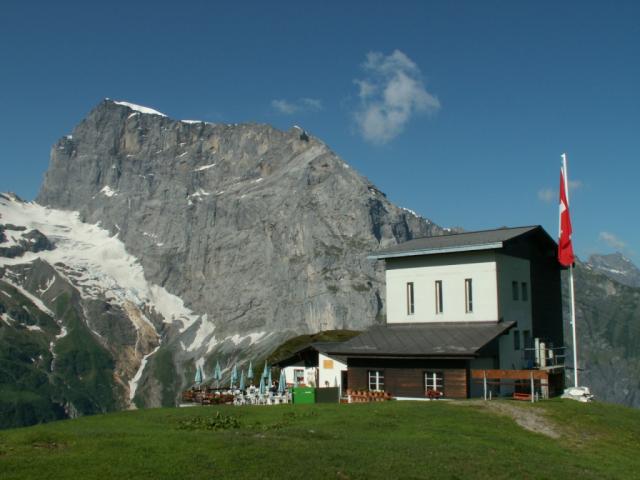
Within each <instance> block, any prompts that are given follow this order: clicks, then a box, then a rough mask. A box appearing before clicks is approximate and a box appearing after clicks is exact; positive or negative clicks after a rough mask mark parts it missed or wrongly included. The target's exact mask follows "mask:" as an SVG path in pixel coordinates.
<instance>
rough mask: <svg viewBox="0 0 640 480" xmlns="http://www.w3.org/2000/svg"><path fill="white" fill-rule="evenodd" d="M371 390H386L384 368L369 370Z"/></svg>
mask: <svg viewBox="0 0 640 480" xmlns="http://www.w3.org/2000/svg"><path fill="white" fill-rule="evenodd" d="M369 390H370V391H372V392H381V391H383V390H384V373H383V371H382V370H369Z"/></svg>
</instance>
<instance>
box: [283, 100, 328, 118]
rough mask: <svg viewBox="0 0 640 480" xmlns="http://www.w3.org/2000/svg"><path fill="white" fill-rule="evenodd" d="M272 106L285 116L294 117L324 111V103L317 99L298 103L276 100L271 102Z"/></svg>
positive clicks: (298, 101)
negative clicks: (294, 115)
mask: <svg viewBox="0 0 640 480" xmlns="http://www.w3.org/2000/svg"><path fill="white" fill-rule="evenodd" d="M271 106H272V107H273V108H274V109H275V110H276V111H277V112H278V113H282V114H283V115H293V114H294V113H301V112H319V111H320V110H322V109H323V106H322V102H321V101H320V100H318V99H317V98H307V97H305V98H300V99H298V100H297V101H294V102H292V101H289V100H284V99H276V100H272V101H271Z"/></svg>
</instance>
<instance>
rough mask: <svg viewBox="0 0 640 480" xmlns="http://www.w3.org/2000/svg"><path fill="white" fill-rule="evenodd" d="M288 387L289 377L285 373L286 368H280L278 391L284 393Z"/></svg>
mask: <svg viewBox="0 0 640 480" xmlns="http://www.w3.org/2000/svg"><path fill="white" fill-rule="evenodd" d="M286 388H287V377H286V376H285V374H284V368H283V369H282V370H280V380H279V381H278V393H280V394H282V393H284V391H285V390H286Z"/></svg>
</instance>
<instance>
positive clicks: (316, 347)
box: [274, 342, 344, 367]
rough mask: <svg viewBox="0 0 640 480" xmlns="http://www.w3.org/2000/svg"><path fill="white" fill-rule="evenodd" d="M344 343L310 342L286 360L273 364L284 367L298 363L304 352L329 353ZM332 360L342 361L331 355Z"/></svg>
mask: <svg viewBox="0 0 640 480" xmlns="http://www.w3.org/2000/svg"><path fill="white" fill-rule="evenodd" d="M343 343H344V342H311V343H307V344H306V345H304V346H302V347H300V348H299V349H298V350H296V351H295V352H293V353H292V354H291V355H289V356H288V357H286V358H283V359H282V360H279V361H277V362H275V363H274V365H277V366H279V367H286V366H288V365H291V364H293V363H296V362H298V361H300V360H301V359H302V358H303V354H304V353H305V352H319V353H323V354H325V353H328V352H329V351H332V350H335V349H336V348H338V345H342V344H343ZM332 357H333V358H335V359H336V360H339V361H344V358H342V357H338V356H336V355H332Z"/></svg>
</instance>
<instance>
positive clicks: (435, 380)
mask: <svg viewBox="0 0 640 480" xmlns="http://www.w3.org/2000/svg"><path fill="white" fill-rule="evenodd" d="M429 390H435V391H436V392H444V375H443V373H442V372H433V371H431V372H424V391H425V394H428V393H427V392H429Z"/></svg>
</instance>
